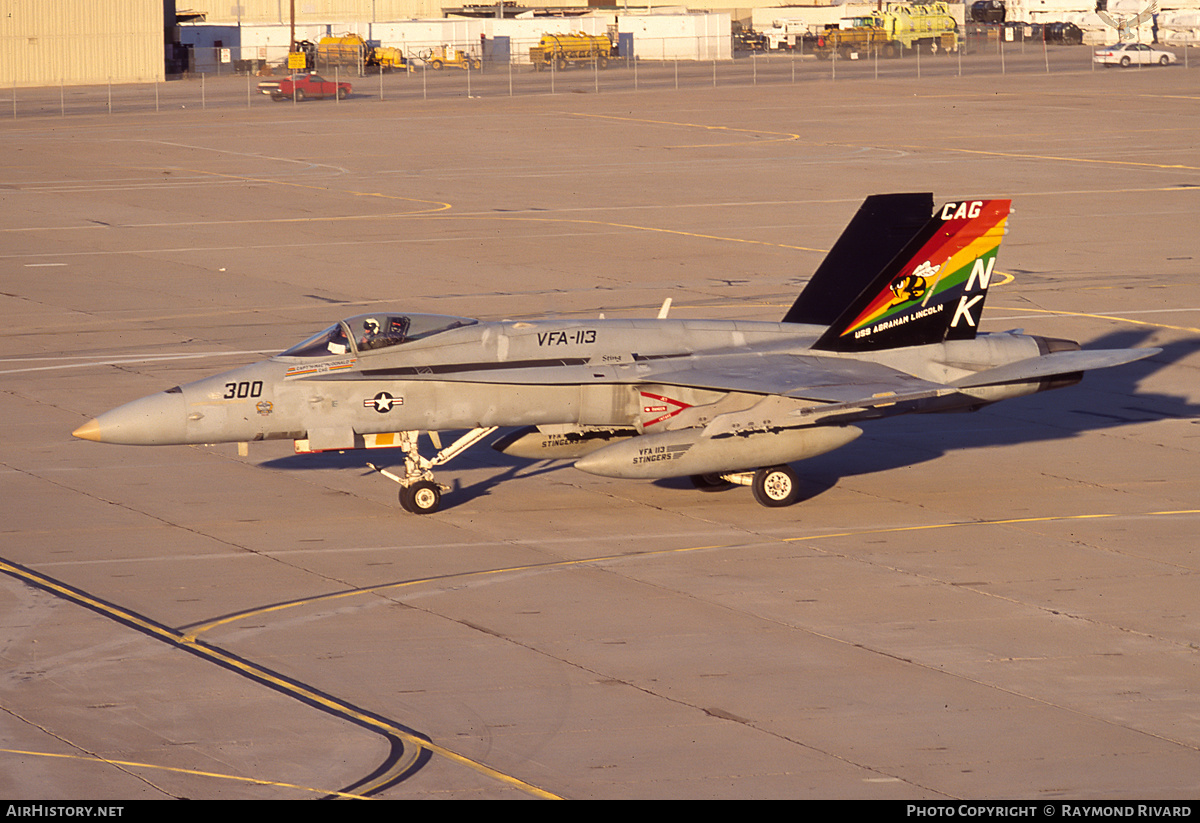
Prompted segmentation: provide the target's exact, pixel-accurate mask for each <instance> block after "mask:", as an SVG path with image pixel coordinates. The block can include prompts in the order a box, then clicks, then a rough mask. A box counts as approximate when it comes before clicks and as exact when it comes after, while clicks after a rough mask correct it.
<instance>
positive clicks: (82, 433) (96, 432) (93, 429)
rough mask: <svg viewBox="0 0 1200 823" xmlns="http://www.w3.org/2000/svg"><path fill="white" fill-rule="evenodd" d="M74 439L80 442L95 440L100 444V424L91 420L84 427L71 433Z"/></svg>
mask: <svg viewBox="0 0 1200 823" xmlns="http://www.w3.org/2000/svg"><path fill="white" fill-rule="evenodd" d="M71 436H72V437H78V438H79V439H80V440H94V441H95V442H97V443H99V442H100V424H99V423H97V422H96V421H95V420H89V421H88V422H86V423H84V424H83V425H82V426H80V427H79V428H77V429H76V430H75V431H73V432H71Z"/></svg>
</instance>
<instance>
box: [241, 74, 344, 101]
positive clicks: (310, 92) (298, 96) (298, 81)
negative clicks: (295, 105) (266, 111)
mask: <svg viewBox="0 0 1200 823" xmlns="http://www.w3.org/2000/svg"><path fill="white" fill-rule="evenodd" d="M258 90H259V91H260V92H262V93H263V94H269V95H270V96H271V99H272V100H274V101H275V102H276V103H279V102H282V101H284V100H295V101H297V102H299V101H301V100H304V99H306V98H309V97H333V96H334V95H337V99H338V100H345V99H346V98H347V97H349V96H350V84H349V83H335V82H333V81H332V80H326V79H325V78H324V77H322V76H321V75H319V74H317V73H315V72H313V73H311V74H293V75H292V76H291V77H285V78H284V79H282V80H279V81H274V80H270V81H267V82H263V83H259V84H258Z"/></svg>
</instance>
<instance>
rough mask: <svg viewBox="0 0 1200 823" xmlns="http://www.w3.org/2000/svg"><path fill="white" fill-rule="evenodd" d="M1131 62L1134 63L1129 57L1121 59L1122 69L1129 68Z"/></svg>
mask: <svg viewBox="0 0 1200 823" xmlns="http://www.w3.org/2000/svg"><path fill="white" fill-rule="evenodd" d="M1131 62H1133V61H1132V60H1130V59H1129V58H1128V57H1122V58H1121V68H1123V69H1127V68H1129V64H1130V63H1131Z"/></svg>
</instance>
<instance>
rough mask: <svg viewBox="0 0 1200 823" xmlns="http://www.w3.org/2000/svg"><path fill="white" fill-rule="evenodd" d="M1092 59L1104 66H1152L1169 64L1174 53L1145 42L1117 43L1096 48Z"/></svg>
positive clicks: (1172, 61) (1173, 60) (1173, 59)
mask: <svg viewBox="0 0 1200 823" xmlns="http://www.w3.org/2000/svg"><path fill="white" fill-rule="evenodd" d="M1092 61H1093V62H1095V63H1100V64H1102V65H1105V66H1121V67H1126V66H1152V65H1154V64H1155V63H1157V64H1158V65H1160V66H1169V65H1171V64H1172V63H1174V62H1175V55H1173V54H1171V52H1169V51H1163V50H1162V49H1155V48H1151V47H1150V46H1147V45H1146V44H1145V43H1117V44H1116V45H1115V46H1105V47H1103V48H1101V49H1097V51H1096V54H1095V55H1094V56H1093V57H1092Z"/></svg>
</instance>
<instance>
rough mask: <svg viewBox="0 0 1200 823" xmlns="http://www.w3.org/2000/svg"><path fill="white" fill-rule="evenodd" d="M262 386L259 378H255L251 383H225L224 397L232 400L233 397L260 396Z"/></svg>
mask: <svg viewBox="0 0 1200 823" xmlns="http://www.w3.org/2000/svg"><path fill="white" fill-rule="evenodd" d="M262 387H263V384H262V381H261V380H255V381H254V382H253V383H247V382H242V383H226V384H225V395H224V399H225V400H233V399H235V398H245V397H260V396H261V395H262Z"/></svg>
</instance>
